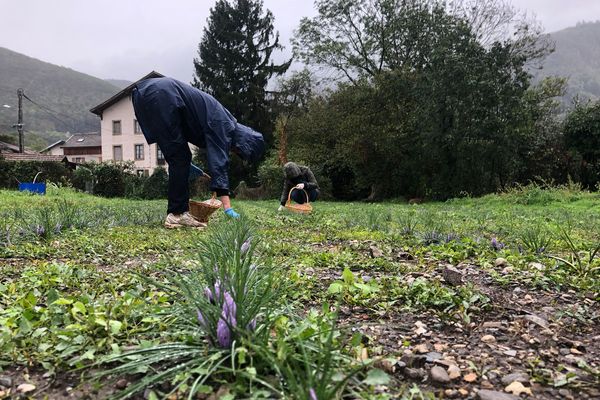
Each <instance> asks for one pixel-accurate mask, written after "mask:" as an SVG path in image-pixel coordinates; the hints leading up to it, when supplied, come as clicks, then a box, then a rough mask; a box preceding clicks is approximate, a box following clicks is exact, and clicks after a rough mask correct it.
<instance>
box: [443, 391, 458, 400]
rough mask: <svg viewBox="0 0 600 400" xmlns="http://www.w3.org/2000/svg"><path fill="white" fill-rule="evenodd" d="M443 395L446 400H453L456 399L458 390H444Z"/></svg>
mask: <svg viewBox="0 0 600 400" xmlns="http://www.w3.org/2000/svg"><path fill="white" fill-rule="evenodd" d="M444 395H445V396H446V398H447V399H455V398H457V397H458V390H455V389H446V390H444Z"/></svg>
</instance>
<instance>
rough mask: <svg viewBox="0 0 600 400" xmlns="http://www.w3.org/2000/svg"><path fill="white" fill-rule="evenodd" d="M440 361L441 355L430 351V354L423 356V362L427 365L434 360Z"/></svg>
mask: <svg viewBox="0 0 600 400" xmlns="http://www.w3.org/2000/svg"><path fill="white" fill-rule="evenodd" d="M441 359H442V355H441V354H440V353H437V352H435V351H431V352H429V353H427V354H425V361H426V362H428V363H432V362H434V361H435V360H441Z"/></svg>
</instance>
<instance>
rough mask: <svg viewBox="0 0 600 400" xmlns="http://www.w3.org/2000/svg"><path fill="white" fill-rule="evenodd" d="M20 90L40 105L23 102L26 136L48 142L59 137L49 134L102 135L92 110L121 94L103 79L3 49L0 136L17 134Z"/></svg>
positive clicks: (0, 89) (1, 56) (1, 57)
mask: <svg viewBox="0 0 600 400" xmlns="http://www.w3.org/2000/svg"><path fill="white" fill-rule="evenodd" d="M18 88H23V89H24V91H25V95H26V96H27V97H29V98H30V99H31V100H33V101H34V102H36V103H37V104H38V105H35V104H32V103H31V102H30V101H28V100H26V99H24V100H23V109H24V112H23V120H24V126H25V130H26V134H27V132H31V133H33V132H35V133H38V134H39V135H41V136H42V137H47V142H50V141H51V140H53V139H54V138H55V137H56V136H57V135H56V133H55V134H47V133H48V132H53V131H54V132H56V131H57V132H92V131H99V129H100V120H99V119H98V117H97V116H95V115H93V114H92V113H91V112H90V111H89V110H90V108H92V107H93V106H95V105H97V104H99V103H101V102H103V101H104V100H106V99H107V98H109V97H111V96H112V95H114V94H115V93H116V92H118V91H119V87H117V86H114V85H113V84H111V83H109V82H106V81H104V80H102V79H98V78H94V77H93V76H90V75H86V74H83V73H80V72H77V71H74V70H72V69H69V68H65V67H60V66H57V65H54V64H50V63H46V62H43V61H40V60H37V59H35V58H31V57H28V56H25V55H23V54H19V53H16V52H14V51H11V50H8V49H5V48H2V47H0V134H2V133H10V134H11V135H12V134H14V131H15V129H14V128H12V127H11V126H12V125H13V124H15V123H16V122H17V89H18ZM5 104H6V105H9V106H10V108H7V107H4V105H5ZM32 136H33V135H32Z"/></svg>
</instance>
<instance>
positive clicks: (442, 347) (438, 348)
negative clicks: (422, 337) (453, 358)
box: [433, 343, 448, 353]
mask: <svg viewBox="0 0 600 400" xmlns="http://www.w3.org/2000/svg"><path fill="white" fill-rule="evenodd" d="M433 348H434V350H435V351H437V352H438V353H441V352H442V351H444V350H446V349H447V348H448V345H447V344H442V343H436V344H434V345H433Z"/></svg>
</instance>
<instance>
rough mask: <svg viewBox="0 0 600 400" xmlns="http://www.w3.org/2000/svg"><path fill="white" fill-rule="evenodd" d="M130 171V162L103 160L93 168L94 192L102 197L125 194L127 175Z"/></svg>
mask: <svg viewBox="0 0 600 400" xmlns="http://www.w3.org/2000/svg"><path fill="white" fill-rule="evenodd" d="M130 172H131V166H130V164H115V163H112V162H103V163H100V164H98V165H96V168H95V169H94V175H95V177H96V185H95V188H94V193H95V194H97V195H99V196H103V197H123V196H125V192H126V184H127V175H128V174H130Z"/></svg>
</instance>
